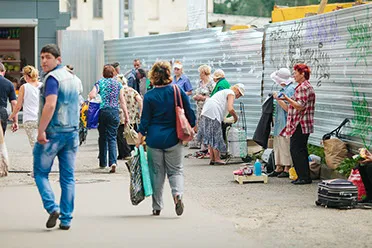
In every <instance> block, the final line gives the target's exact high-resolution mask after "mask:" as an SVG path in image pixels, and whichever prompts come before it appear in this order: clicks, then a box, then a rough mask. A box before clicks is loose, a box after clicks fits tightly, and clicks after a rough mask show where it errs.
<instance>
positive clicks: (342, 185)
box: [315, 179, 358, 209]
mask: <svg viewBox="0 0 372 248" xmlns="http://www.w3.org/2000/svg"><path fill="white" fill-rule="evenodd" d="M357 203H358V188H357V187H356V186H355V185H354V184H353V183H352V182H349V181H347V180H345V179H332V180H325V181H322V182H320V183H318V200H317V201H316V202H315V204H316V205H317V206H324V207H329V208H340V209H349V208H354V207H355V206H356V205H357Z"/></svg>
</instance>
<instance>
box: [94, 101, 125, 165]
mask: <svg viewBox="0 0 372 248" xmlns="http://www.w3.org/2000/svg"><path fill="white" fill-rule="evenodd" d="M119 123H120V119H119V109H117V108H103V109H101V110H100V113H99V118H98V132H99V138H98V145H99V166H100V167H106V166H107V151H108V154H109V156H108V157H109V163H108V165H109V166H111V165H113V164H116V163H117V150H116V136H117V130H118V127H119Z"/></svg>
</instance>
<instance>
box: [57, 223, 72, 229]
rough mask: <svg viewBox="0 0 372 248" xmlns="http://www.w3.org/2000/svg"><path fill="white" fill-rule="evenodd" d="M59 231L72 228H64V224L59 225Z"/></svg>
mask: <svg viewBox="0 0 372 248" xmlns="http://www.w3.org/2000/svg"><path fill="white" fill-rule="evenodd" d="M59 229H61V230H68V229H70V226H64V225H62V224H59Z"/></svg>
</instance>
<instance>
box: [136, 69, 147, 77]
mask: <svg viewBox="0 0 372 248" xmlns="http://www.w3.org/2000/svg"><path fill="white" fill-rule="evenodd" d="M137 71H138V73H139V74H140V75H141V77H147V75H146V72H145V70H144V69H142V68H138V69H137Z"/></svg>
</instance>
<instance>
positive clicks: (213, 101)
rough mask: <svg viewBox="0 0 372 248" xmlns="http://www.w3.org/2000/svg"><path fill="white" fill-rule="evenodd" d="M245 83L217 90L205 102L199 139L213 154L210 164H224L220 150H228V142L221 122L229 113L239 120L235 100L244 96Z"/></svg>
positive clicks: (211, 154) (235, 119)
mask: <svg viewBox="0 0 372 248" xmlns="http://www.w3.org/2000/svg"><path fill="white" fill-rule="evenodd" d="M244 88H245V87H244V85H243V84H236V85H234V86H232V87H231V88H230V89H225V90H221V91H219V92H217V93H216V94H214V95H213V96H212V97H211V98H209V99H208V100H207V101H206V103H205V104H204V107H203V110H202V113H201V118H200V122H199V123H198V125H199V130H198V134H197V139H198V141H199V142H201V143H202V144H205V145H208V147H209V153H210V156H211V161H210V165H215V164H216V165H223V164H225V162H223V161H222V160H221V158H220V151H221V150H222V151H224V150H226V144H225V142H224V139H223V135H222V127H221V122H222V121H223V119H224V117H225V116H226V115H227V114H228V113H229V114H230V115H232V116H233V118H234V122H237V121H238V115H237V114H236V112H235V110H234V100H235V99H238V98H240V97H241V96H244Z"/></svg>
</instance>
